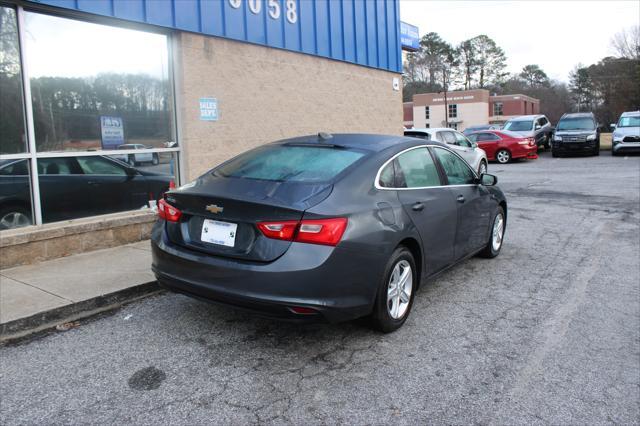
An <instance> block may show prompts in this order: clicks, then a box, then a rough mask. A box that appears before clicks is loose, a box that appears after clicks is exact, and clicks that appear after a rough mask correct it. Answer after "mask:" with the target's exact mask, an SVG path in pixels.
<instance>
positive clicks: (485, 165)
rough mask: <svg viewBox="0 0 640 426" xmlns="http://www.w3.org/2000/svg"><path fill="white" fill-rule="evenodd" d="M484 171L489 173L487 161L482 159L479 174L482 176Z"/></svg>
mask: <svg viewBox="0 0 640 426" xmlns="http://www.w3.org/2000/svg"><path fill="white" fill-rule="evenodd" d="M484 173H487V162H486V161H484V160H481V161H480V165H479V166H478V174H479V175H480V176H482V175H483V174H484Z"/></svg>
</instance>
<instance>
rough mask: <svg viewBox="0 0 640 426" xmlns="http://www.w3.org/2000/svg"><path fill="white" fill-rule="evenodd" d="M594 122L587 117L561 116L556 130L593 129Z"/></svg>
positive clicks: (594, 126)
mask: <svg viewBox="0 0 640 426" xmlns="http://www.w3.org/2000/svg"><path fill="white" fill-rule="evenodd" d="M595 128H596V123H594V122H593V120H592V119H590V118H588V117H579V118H563V119H562V120H560V122H559V123H558V127H557V129H556V130H595Z"/></svg>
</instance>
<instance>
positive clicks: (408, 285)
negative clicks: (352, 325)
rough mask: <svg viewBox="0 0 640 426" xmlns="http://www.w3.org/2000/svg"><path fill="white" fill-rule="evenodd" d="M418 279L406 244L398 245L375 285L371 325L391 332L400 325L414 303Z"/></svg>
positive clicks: (413, 261)
mask: <svg viewBox="0 0 640 426" xmlns="http://www.w3.org/2000/svg"><path fill="white" fill-rule="evenodd" d="M417 279H418V274H417V269H416V264H415V260H414V259H413V255H412V254H411V252H410V251H409V250H408V249H407V248H406V247H398V248H397V249H396V250H395V251H394V252H393V254H392V255H391V258H390V259H389V262H388V263H387V267H386V268H385V273H384V276H383V279H382V282H381V283H380V285H379V286H378V294H377V297H376V303H375V306H374V308H373V314H372V315H371V319H372V323H373V326H374V328H376V329H377V330H380V331H382V332H384V333H390V332H392V331H395V330H397V329H399V328H400V327H402V324H404V322H405V321H406V320H407V317H408V316H409V312H410V311H411V306H412V305H413V298H414V295H415V290H416V283H417Z"/></svg>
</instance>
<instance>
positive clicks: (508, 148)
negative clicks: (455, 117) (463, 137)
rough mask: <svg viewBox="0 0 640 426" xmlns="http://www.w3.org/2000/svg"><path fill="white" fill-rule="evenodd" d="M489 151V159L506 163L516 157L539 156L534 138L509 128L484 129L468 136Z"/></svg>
mask: <svg viewBox="0 0 640 426" xmlns="http://www.w3.org/2000/svg"><path fill="white" fill-rule="evenodd" d="M467 138H468V139H469V140H470V141H471V142H475V143H477V144H478V146H479V147H480V148H482V149H484V151H485V152H486V153H487V159H488V160H495V161H497V162H498V163H500V164H506V163H508V162H509V161H511V160H513V159H516V158H538V154H537V152H538V147H537V146H536V141H535V139H534V138H527V137H523V136H520V135H519V134H517V133H513V132H510V131H508V130H483V131H480V132H473V133H471V134H470V135H468V136H467Z"/></svg>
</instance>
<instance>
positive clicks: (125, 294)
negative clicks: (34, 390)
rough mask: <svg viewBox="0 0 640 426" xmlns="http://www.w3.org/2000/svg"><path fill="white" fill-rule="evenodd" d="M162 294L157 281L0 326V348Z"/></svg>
mask: <svg viewBox="0 0 640 426" xmlns="http://www.w3.org/2000/svg"><path fill="white" fill-rule="evenodd" d="M161 291H163V290H162V289H161V288H160V287H159V286H158V283H157V281H151V282H146V283H143V284H138V285H135V286H133V287H129V288H125V289H123V290H119V291H116V292H113V293H108V294H103V295H101V296H97V297H94V298H91V299H87V300H83V301H81V302H78V303H72V304H70V305H65V306H61V307H59V308H55V309H51V310H48V311H44V312H39V313H37V314H35V315H31V316H29V317H25V318H19V319H17V320H13V321H9V322H6V323H4V324H0V345H4V344H6V343H9V342H11V341H13V340H18V339H22V338H24V337H27V336H29V335H31V334H35V333H38V332H42V331H45V330H48V329H50V328H53V327H55V326H56V325H58V324H61V323H66V322H71V321H76V320H79V319H83V318H87V317H90V316H93V315H96V314H99V313H103V312H106V311H110V310H113V309H116V308H119V307H120V306H122V305H125V304H127V303H130V302H134V301H136V300H139V299H142V298H145V297H147V296H150V295H152V294H154V293H159V292H161Z"/></svg>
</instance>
